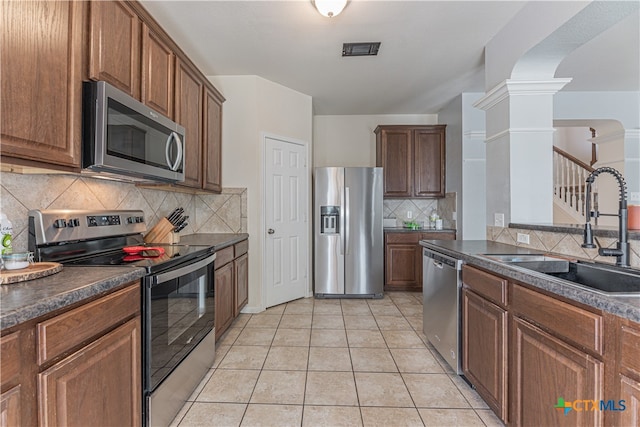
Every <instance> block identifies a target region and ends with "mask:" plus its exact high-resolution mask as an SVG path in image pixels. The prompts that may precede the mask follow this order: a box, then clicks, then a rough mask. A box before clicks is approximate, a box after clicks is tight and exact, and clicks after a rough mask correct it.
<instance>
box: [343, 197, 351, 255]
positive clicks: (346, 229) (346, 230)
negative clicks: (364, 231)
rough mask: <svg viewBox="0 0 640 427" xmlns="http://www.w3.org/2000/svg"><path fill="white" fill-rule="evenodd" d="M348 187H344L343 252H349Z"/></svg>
mask: <svg viewBox="0 0 640 427" xmlns="http://www.w3.org/2000/svg"><path fill="white" fill-rule="evenodd" d="M349 199H350V197H349V187H345V188H344V228H343V230H344V236H345V237H344V252H345V254H348V253H349V234H350V233H349V228H350V226H351V221H349V218H350V217H351V215H350V213H349Z"/></svg>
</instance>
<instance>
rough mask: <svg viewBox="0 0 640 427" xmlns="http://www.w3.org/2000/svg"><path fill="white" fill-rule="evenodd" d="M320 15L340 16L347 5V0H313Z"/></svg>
mask: <svg viewBox="0 0 640 427" xmlns="http://www.w3.org/2000/svg"><path fill="white" fill-rule="evenodd" d="M311 2H312V3H313V5H314V6H315V7H316V9H318V12H320V15H322V16H326V17H327V18H333V17H334V16H338V15H339V14H340V12H342V10H343V9H344V7H345V6H346V5H347V0H311Z"/></svg>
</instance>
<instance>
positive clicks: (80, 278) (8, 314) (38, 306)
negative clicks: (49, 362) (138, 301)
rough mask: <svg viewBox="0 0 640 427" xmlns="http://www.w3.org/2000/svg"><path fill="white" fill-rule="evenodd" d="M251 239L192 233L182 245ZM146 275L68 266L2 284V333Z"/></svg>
mask: <svg viewBox="0 0 640 427" xmlns="http://www.w3.org/2000/svg"><path fill="white" fill-rule="evenodd" d="M248 237H249V235H248V234H246V233H239V234H233V233H212V234H190V235H186V236H181V239H180V244H189V245H194V246H210V247H213V248H214V249H215V250H220V249H223V248H225V247H227V246H230V245H233V244H235V243H238V242H241V241H243V240H245V239H247V238H248ZM144 276H145V270H144V269H143V268H135V267H131V266H109V267H96V266H91V267H68V266H65V267H64V268H63V269H62V271H61V272H59V273H56V274H54V275H51V276H48V277H44V278H42V279H36V280H29V281H26V282H20V283H13V284H9V285H0V330H4V329H6V328H10V327H12V326H15V325H18V324H20V323H23V322H26V321H28V320H31V319H35V318H37V317H40V316H44V315H46V314H48V313H50V312H52V311H55V310H59V309H62V308H65V307H67V306H69V305H71V304H75V303H77V302H80V301H82V300H85V299H89V298H92V297H94V296H97V295H100V294H102V293H107V292H109V291H110V290H112V289H115V288H117V287H118V286H120V285H123V284H125V283H128V282H132V281H135V280H140V278H142V277H144Z"/></svg>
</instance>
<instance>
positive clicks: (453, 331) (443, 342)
mask: <svg viewBox="0 0 640 427" xmlns="http://www.w3.org/2000/svg"><path fill="white" fill-rule="evenodd" d="M462 264H463V262H462V260H459V259H455V258H452V257H450V256H447V255H444V254H441V253H438V252H435V251H433V250H431V249H423V251H422V272H423V275H422V292H423V302H424V305H423V319H422V320H423V326H422V329H423V331H424V334H425V335H426V337H427V339H428V340H429V341H430V342H431V344H433V346H434V347H435V348H436V350H438V353H440V355H441V356H442V357H443V358H444V359H445V360H446V361H447V363H448V364H449V365H450V366H451V368H452V369H453V370H454V371H455V372H456V373H457V374H462V367H461V360H460V343H461V340H460V287H461V277H460V274H461V270H462Z"/></svg>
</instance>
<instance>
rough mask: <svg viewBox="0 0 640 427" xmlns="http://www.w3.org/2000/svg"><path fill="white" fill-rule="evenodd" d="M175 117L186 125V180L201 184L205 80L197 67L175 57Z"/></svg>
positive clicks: (187, 183)
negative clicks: (194, 67)
mask: <svg viewBox="0 0 640 427" xmlns="http://www.w3.org/2000/svg"><path fill="white" fill-rule="evenodd" d="M175 88H176V91H175V100H176V104H175V105H176V106H175V121H176V122H177V123H178V124H180V125H182V126H183V127H184V129H185V141H184V152H185V155H184V156H185V158H184V160H185V161H184V172H185V174H184V177H185V178H184V182H181V183H178V184H180V185H184V186H187V187H195V188H202V166H201V165H202V160H201V158H202V100H203V95H202V91H203V83H202V80H201V79H200V78H199V74H198V72H197V71H196V70H194V69H193V68H191V67H190V66H189V65H188V64H187V63H186V62H183V61H181V60H179V59H178V60H177V61H176V85H175Z"/></svg>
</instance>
